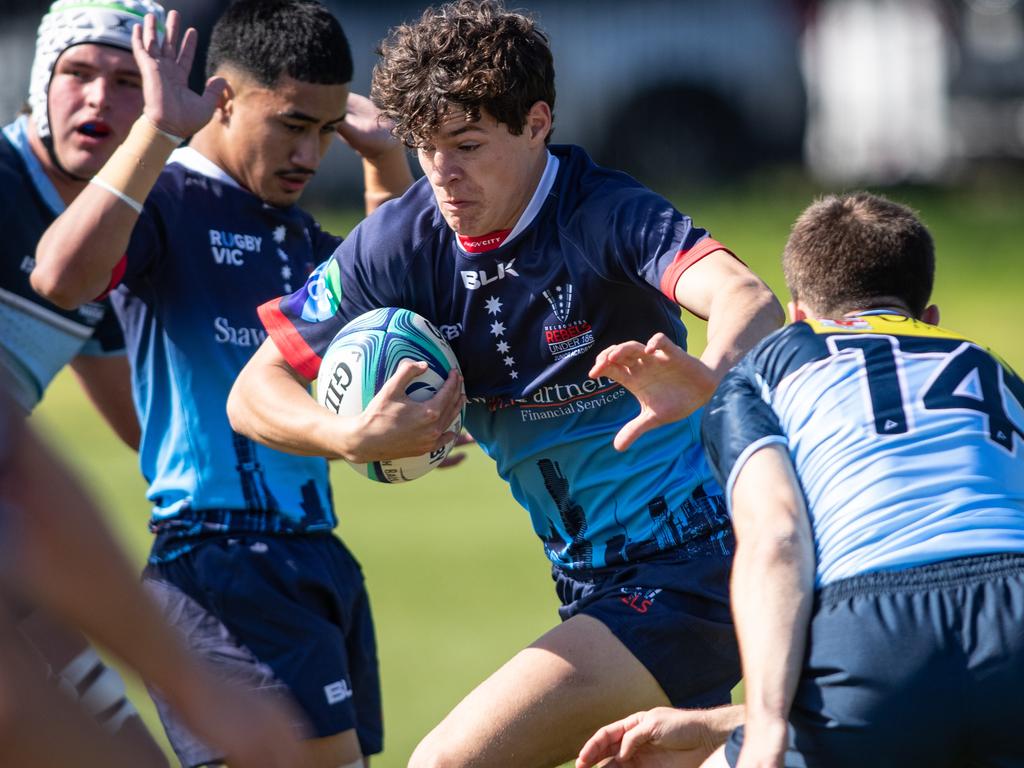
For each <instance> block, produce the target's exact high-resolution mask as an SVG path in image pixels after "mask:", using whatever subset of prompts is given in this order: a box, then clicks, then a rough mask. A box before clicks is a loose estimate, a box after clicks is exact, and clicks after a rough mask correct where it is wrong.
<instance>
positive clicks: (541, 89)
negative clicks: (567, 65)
mask: <svg viewBox="0 0 1024 768" xmlns="http://www.w3.org/2000/svg"><path fill="white" fill-rule="evenodd" d="M377 53H378V55H379V56H380V60H379V61H378V62H377V66H376V67H374V70H373V85H372V87H371V89H370V97H371V98H372V99H373V101H374V103H375V104H376V105H377V107H378V108H379V109H380V110H381V112H382V113H383V115H384V116H385V117H387V118H389V119H390V120H392V121H393V122H394V123H395V130H394V133H395V135H396V136H397V137H398V138H399V139H400V140H401V141H403V142H404V143H405V144H406V145H408V146H410V147H415V146H419V145H421V144H423V143H424V142H425V141H426V140H427V139H428V137H429V136H430V135H431V134H433V133H434V132H435V131H436V130H437V128H438V126H440V124H441V123H442V122H443V121H444V119H445V118H446V117H447V116H448V115H449V114H451V112H452V111H453V110H462V111H464V112H465V113H466V118H467V119H468V120H470V121H475V120H479V119H480V112H481V110H486V111H487V112H488V113H489V114H490V115H491V116H492V117H494V118H495V119H496V120H497V121H498V122H499V123H502V124H504V125H505V126H506V127H507V128H508V130H509V131H510V132H511V133H513V134H515V135H519V134H521V133H522V132H523V128H524V126H525V124H526V116H527V114H528V113H529V111H530V108H531V107H532V106H533V105H534V104H535V103H537V102H538V101H543V102H546V103H547V105H548V106H549V107H550V108H551V110H552V113H553V112H554V107H555V65H554V60H553V59H552V56H551V48H550V47H549V45H548V38H547V35H545V34H544V32H543V31H541V29H540V27H538V26H537V24H536V22H534V21H533V19H531V18H529V17H528V16H525V15H523V14H521V13H513V12H510V11H507V10H505V7H504V6H503V5H502V4H501V3H500V2H497V1H496V0H458V2H453V3H449V4H447V5H442V6H440V7H436V8H428V9H427V10H426V11H425V12H424V13H423V16H422V17H421V18H420V19H419V21H417V22H415V23H413V24H402V25H400V26H398V27H395V28H394V29H392V30H391V32H390V34H389V35H388V37H387V39H385V40H384V41H383V42H382V43H381V44H380V46H379V47H378V49H377ZM549 137H550V133H549Z"/></svg>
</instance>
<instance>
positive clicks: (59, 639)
mask: <svg viewBox="0 0 1024 768" xmlns="http://www.w3.org/2000/svg"><path fill="white" fill-rule="evenodd" d="M146 13H153V14H155V15H156V17H157V18H158V19H159V20H160V25H161V26H162V24H163V16H164V11H163V8H161V7H160V6H159V5H158V4H156V3H154V2H150V0H113V1H109V0H108V1H102V2H91V3H82V2H80V1H79V0H59V1H58V2H56V3H54V4H53V5H52V6H51V8H50V10H49V12H48V13H47V14H46V15H45V16H43V19H42V23H41V24H40V25H39V34H38V39H37V42H36V51H35V59H34V61H33V64H32V77H31V82H30V85H29V100H28V104H29V109H28V111H27V114H23V115H21V116H20V117H18V119H17V120H15V121H14V122H12V123H11V124H9V125H7V126H5V127H4V129H3V138H2V139H0V218H2V220H3V230H4V239H3V243H2V244H0V254H2V255H0V371H3V372H6V374H7V377H6V378H7V379H8V381H9V382H10V389H11V394H12V396H13V398H14V399H15V400H16V402H17V403H18V404H19V405H20V406H21V407H22V408H23V409H24V410H26V411H29V410H31V409H32V408H34V407H35V405H36V404H37V403H38V402H39V400H40V399H41V398H42V396H43V393H44V391H45V390H46V387H47V386H48V385H49V383H50V381H51V380H52V379H53V377H54V376H56V375H57V373H58V372H59V371H60V370H61V369H62V368H63V367H64V366H65V365H68V364H70V365H71V368H72V370H73V371H74V372H75V374H76V375H77V377H78V378H79V380H80V381H81V383H82V385H83V387H84V388H85V390H86V392H87V393H88V395H89V397H90V399H91V400H92V401H93V402H94V403H95V404H96V406H97V408H98V409H99V410H100V412H101V413H102V414H103V415H104V417H105V418H106V419H107V421H108V422H109V423H110V425H111V426H112V427H113V429H114V431H115V432H116V433H117V434H118V435H119V436H120V437H121V439H122V440H124V441H125V442H126V443H128V444H129V445H130V446H132V447H133V448H135V447H136V446H137V445H138V439H139V428H138V423H137V421H136V418H135V411H134V408H133V406H132V403H131V391H130V388H129V371H128V364H127V361H126V359H125V357H124V340H123V338H122V336H121V331H120V328H119V326H118V324H117V320H116V318H115V317H114V315H113V313H112V312H111V311H110V309H109V305H108V304H107V302H92V303H89V304H86V305H85V306H82V307H80V308H78V309H76V310H72V311H67V310H63V309H61V308H59V307H57V306H55V305H54V304H51V303H50V302H49V301H47V300H46V299H44V298H42V297H41V296H39V295H38V294H37V293H36V292H35V291H33V290H32V287H31V286H30V285H29V274H30V273H31V271H32V267H33V258H32V254H33V253H34V251H35V247H36V243H37V242H38V241H39V238H40V236H41V235H42V233H43V231H44V230H45V229H46V227H47V226H49V224H50V222H52V221H53V219H54V218H56V217H57V216H58V215H59V214H60V213H61V212H62V211H63V210H64V207H65V205H67V204H68V203H70V202H71V201H72V200H74V198H75V197H76V196H77V195H78V193H79V192H81V191H82V189H83V188H84V187H85V185H86V184H87V183H88V181H89V179H90V178H91V177H92V175H93V174H94V173H96V171H98V170H99V169H100V168H101V167H102V166H103V163H105V162H106V161H107V159H108V158H109V157H110V155H111V154H112V153H113V152H114V150H115V149H116V148H117V146H118V145H119V144H120V143H121V141H122V140H123V139H124V137H125V136H127V134H128V130H129V128H130V127H131V125H132V123H133V122H134V121H135V120H136V119H137V118H138V116H139V114H140V112H141V111H142V89H141V80H140V78H139V70H138V67H137V66H136V64H135V61H134V59H133V58H132V54H131V30H132V27H134V26H135V25H136V24H138V23H140V22H141V21H142V17H143V16H144V15H145V14H146ZM21 630H22V632H24V633H25V634H26V635H28V636H29V637H30V638H32V640H33V642H34V644H35V645H36V647H37V648H38V649H39V650H40V651H41V653H42V654H43V656H44V658H45V660H46V663H47V664H48V665H49V667H50V668H51V669H52V670H53V672H54V673H55V675H56V676H57V677H58V679H59V680H60V682H61V684H62V687H64V688H65V689H66V690H67V691H69V692H71V693H73V694H75V695H77V696H78V697H79V698H80V699H81V701H82V702H83V704H84V705H85V706H86V707H87V708H88V709H89V710H90V711H92V712H93V713H94V714H95V715H96V716H97V717H98V718H99V719H100V720H101V721H102V722H103V723H104V724H105V725H106V726H107V728H108V729H109V730H111V731H113V732H115V733H118V734H121V736H122V737H123V738H125V739H128V740H129V741H132V742H139V743H140V745H142V746H144V748H145V749H146V751H147V752H148V753H149V754H150V755H151V756H152V757H153V759H154V760H157V759H160V760H162V753H161V752H160V750H159V748H158V747H157V745H156V743H155V742H154V741H153V740H152V739H151V737H150V736H149V734H148V733H146V730H145V728H144V727H143V725H142V722H141V720H140V718H139V717H138V714H137V712H136V710H135V707H134V706H132V704H131V702H130V701H128V700H127V699H126V698H125V687H124V682H123V681H122V680H121V678H120V676H119V675H118V674H117V672H115V671H114V670H113V669H110V668H108V667H106V666H105V665H104V664H103V662H102V661H101V660H100V659H99V657H98V656H97V655H96V652H95V651H94V650H93V649H92V648H90V647H89V645H88V644H87V642H86V641H85V638H83V637H82V636H80V635H78V634H77V633H74V632H71V631H69V630H66V629H63V628H62V627H59V626H56V625H55V624H53V623H52V621H51V620H50V619H48V618H47V617H46V616H44V615H43V614H42V613H41V612H38V611H36V612H33V613H32V614H31V615H30V616H28V617H26V618H25V619H24V620H23V621H22V622H21Z"/></svg>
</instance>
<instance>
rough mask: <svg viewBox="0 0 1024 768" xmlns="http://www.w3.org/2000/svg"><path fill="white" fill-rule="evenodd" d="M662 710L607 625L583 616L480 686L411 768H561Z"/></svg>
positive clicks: (650, 683)
mask: <svg viewBox="0 0 1024 768" xmlns="http://www.w3.org/2000/svg"><path fill="white" fill-rule="evenodd" d="M656 706H669V700H668V697H667V696H666V695H665V693H664V691H662V689H661V686H659V685H658V683H657V681H656V680H655V679H654V677H653V676H652V675H651V673H650V672H649V671H648V670H647V668H646V667H644V665H643V664H641V663H640V662H639V661H638V660H637V659H636V658H635V657H634V656H633V654H632V653H630V652H629V650H627V648H626V647H625V646H624V645H623V644H622V643H621V642H620V641H619V640H618V639H617V638H616V637H615V636H614V635H613V634H612V633H611V631H610V630H609V629H608V628H607V627H606V626H605V625H604V624H602V623H601V622H600V621H597V620H596V619H594V618H591V617H589V616H585V615H577V616H574V617H573V618H571V619H569V620H568V621H566V622H564V623H563V624H561V625H559V626H557V627H555V628H554V629H552V630H551V631H550V632H548V633H547V634H545V635H544V636H542V637H541V638H540V639H538V640H537V641H536V642H534V643H533V644H532V645H531V646H530V647H528V648H526V649H525V650H523V651H520V652H519V653H518V654H516V656H514V657H513V658H512V659H511V661H509V662H508V663H506V664H505V665H504V666H503V667H501V669H499V670H498V671H497V672H495V673H494V674H493V675H491V676H490V677H489V678H487V680H485V681H484V682H483V683H481V684H480V685H479V686H477V688H476V689H475V690H473V691H472V692H471V693H470V694H469V695H468V696H466V698H465V699H463V700H462V701H461V702H460V703H459V704H458V706H456V707H455V709H453V710H452V711H451V713H450V714H449V715H448V716H447V717H446V718H445V719H444V720H443V721H442V722H441V724H440V725H438V726H437V727H436V728H435V729H434V730H433V731H431V732H430V733H429V734H428V735H427V737H426V738H425V739H423V741H422V742H420V744H419V746H418V747H417V748H416V751H415V752H414V753H413V756H412V758H411V759H410V761H409V766H410V768H441V767H443V768H449V767H451V766H465V767H466V768H469V766H487V768H503V767H504V766H508V768H543V767H544V766H555V765H559V764H561V763H563V762H566V761H567V760H570V759H572V758H573V757H575V756H576V754H577V753H578V752H579V749H580V747H581V746H582V745H583V743H584V742H585V741H586V740H587V739H588V738H590V736H591V735H592V734H593V733H594V731H596V730H597V729H598V728H600V727H601V726H602V725H604V724H605V723H608V722H611V721H612V720H616V719H618V718H621V717H625V716H626V715H628V714H630V713H632V712H636V711H637V710H640V709H649V708H651V707H656Z"/></svg>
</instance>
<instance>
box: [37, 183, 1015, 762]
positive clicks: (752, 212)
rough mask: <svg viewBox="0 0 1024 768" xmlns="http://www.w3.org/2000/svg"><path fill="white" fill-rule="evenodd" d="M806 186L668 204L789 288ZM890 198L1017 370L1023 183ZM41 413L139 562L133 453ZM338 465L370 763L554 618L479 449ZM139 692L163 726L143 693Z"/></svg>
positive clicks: (528, 545) (333, 222)
mask: <svg viewBox="0 0 1024 768" xmlns="http://www.w3.org/2000/svg"><path fill="white" fill-rule="evenodd" d="M813 193H814V190H812V189H811V188H810V187H808V186H807V185H806V183H804V182H802V181H799V180H795V179H789V178H788V177H784V178H773V179H766V180H761V181H759V182H757V183H751V184H750V185H749V186H744V187H740V188H736V189H732V190H729V191H728V193H726V192H717V193H711V194H701V195H694V196H692V199H677V200H676V203H677V205H678V206H679V207H680V208H681V209H682V210H684V211H686V212H687V213H689V214H690V215H692V216H693V217H694V219H695V220H696V221H697V222H698V223H700V224H701V225H703V226H706V227H708V228H709V229H710V230H711V231H712V232H713V234H714V235H715V236H716V237H717V238H718V239H719V240H721V241H722V242H725V243H727V244H729V245H730V246H731V247H733V248H734V249H735V250H736V252H737V254H738V255H739V256H740V257H741V258H742V259H744V260H745V261H746V262H747V263H748V264H749V265H750V266H751V267H752V268H754V269H755V271H757V272H758V273H759V274H761V275H763V276H764V277H765V279H766V280H767V281H768V282H769V284H770V285H771V286H772V287H773V288H774V289H775V290H776V292H777V293H778V294H779V295H780V296H784V286H783V284H782V279H781V270H780V268H779V264H778V259H779V254H780V253H781V251H782V247H783V244H784V242H785V238H786V235H787V232H788V228H789V225H790V222H791V221H792V220H793V218H794V217H795V216H796V214H797V213H799V211H800V210H801V209H802V208H803V207H804V206H805V205H806V203H807V202H809V200H810V199H811V196H812V195H813ZM891 196H892V197H893V198H895V199H898V200H901V201H903V202H907V203H910V204H911V205H913V206H914V207H915V208H917V209H918V210H920V211H921V214H922V216H923V218H924V220H925V221H926V223H927V224H928V225H929V227H930V228H931V230H932V232H933V234H934V235H935V239H936V243H937V247H938V274H937V283H936V290H935V301H936V302H937V303H938V304H939V305H940V307H941V308H942V309H943V324H944V325H946V326H947V327H949V328H952V329H956V330H959V331H961V332H962V333H965V334H967V335H969V336H972V337H974V338H976V339H977V340H978V341H981V342H983V343H985V344H987V345H989V346H991V347H993V348H994V349H996V350H997V351H999V352H1000V353H1001V354H1002V355H1003V357H1004V358H1005V359H1006V360H1007V361H1008V362H1009V363H1010V364H1011V365H1013V366H1014V367H1015V368H1017V369H1018V370H1021V369H1024V334H1022V333H1021V332H1020V330H1019V327H1018V326H1019V324H1020V321H1019V320H1018V319H1015V318H1017V317H1018V316H1017V314H1016V312H1017V311H1018V308H1019V307H1020V305H1021V294H1022V293H1024V268H1022V267H1021V261H1022V257H1024V253H1022V247H1021V243H1022V242H1024V218H1022V216H1021V213H1020V212H1021V211H1022V210H1024V193H1021V192H1020V188H1019V185H1017V188H1016V189H1014V188H1013V187H1012V186H1011V185H1005V186H1004V185H1002V184H996V185H993V186H991V187H983V186H979V187H978V188H975V189H972V190H970V192H967V191H964V190H951V191H924V190H900V191H894V192H892V193H891ZM356 216H357V214H348V215H342V214H333V213H330V214H327V213H324V214H323V215H322V221H323V222H324V224H325V226H326V227H327V228H328V229H330V230H332V231H339V232H344V231H347V229H348V228H350V227H351V225H352V224H353V223H354V221H355V220H356ZM690 320H691V321H692V319H690ZM690 327H691V334H692V337H691V338H692V340H693V343H692V348H693V349H695V350H699V349H700V348H701V347H702V345H703V341H702V338H701V337H702V335H703V329H702V328H700V323H696V322H691V323H690ZM34 421H35V423H36V424H37V425H38V426H39V428H40V429H41V430H43V431H44V433H46V434H47V435H48V436H49V438H50V440H51V442H52V444H53V445H54V446H55V447H56V448H57V450H59V451H60V452H61V453H62V454H63V455H65V456H66V457H67V460H68V461H69V463H70V464H71V465H72V466H73V467H74V468H76V469H77V471H78V472H79V473H80V475H82V476H83V478H84V479H85V480H86V482H87V485H88V486H89V487H90V488H91V490H92V492H93V493H94V495H95V497H96V498H97V499H98V500H99V501H100V502H101V504H102V506H103V508H104V509H105V511H106V512H107V513H108V515H109V521H110V523H111V525H112V526H113V527H114V528H115V530H116V532H117V533H118V535H119V536H120V538H121V540H122V541H123V543H124V545H125V546H126V547H127V548H128V549H129V551H130V552H131V554H132V556H133V557H134V558H135V559H136V560H137V561H138V562H139V563H140V566H141V563H142V562H143V560H144V557H145V552H146V549H147V547H148V544H149V534H148V533H147V531H146V519H147V514H148V508H147V503H146V500H145V497H144V493H145V485H144V483H143V481H142V479H141V477H140V476H139V473H138V468H137V465H136V462H135V457H134V455H133V454H132V453H131V452H129V451H128V450H127V449H125V448H123V447H122V446H120V445H119V444H118V443H117V442H116V441H115V439H114V438H113V437H112V435H111V434H110V432H109V431H108V430H107V429H106V428H105V427H104V426H103V425H102V424H101V423H100V422H99V420H98V418H97V417H96V416H95V414H94V413H93V412H92V410H91V408H90V407H89V406H88V405H87V404H86V403H85V401H84V399H83V398H82V396H81V395H80V393H79V392H78V391H77V389H76V386H75V384H74V382H73V381H72V379H71V378H69V377H68V376H67V375H62V376H61V377H60V378H59V379H58V381H57V382H56V383H55V384H54V386H53V388H52V389H51V391H50V392H49V393H48V395H47V397H46V399H45V401H44V403H43V405H42V406H41V407H40V408H39V410H38V412H37V414H36V416H35V417H34ZM332 477H333V481H334V498H335V502H336V504H337V507H338V512H339V517H340V518H341V524H340V527H339V532H340V534H341V536H342V537H343V538H344V539H345V541H346V542H347V543H348V545H349V546H350V548H351V549H352V550H353V552H354V553H355V554H356V556H357V557H358V558H359V559H360V561H361V562H362V564H363V567H364V570H365V572H366V576H367V582H368V585H369V589H370V594H371V597H372V599H373V604H374V609H375V611H376V620H377V631H378V642H379V650H380V661H381V671H382V677H383V688H384V710H385V728H386V751H385V752H384V754H383V755H382V756H381V757H379V758H377V759H376V760H375V761H374V766H375V768H397V767H398V766H404V765H405V761H406V758H407V757H408V755H409V754H410V752H411V751H412V749H413V747H414V746H415V744H416V742H417V741H418V739H419V738H420V737H421V736H423V735H424V734H425V733H426V732H427V731H428V730H429V729H430V728H431V727H432V726H433V725H434V724H435V723H437V722H438V721H439V720H440V719H441V718H442V717H443V716H444V714H445V713H446V712H447V711H448V710H449V709H450V708H451V707H452V706H453V705H454V704H455V703H456V702H457V701H458V700H459V699H460V698H461V697H462V696H463V695H464V694H465V693H467V692H468V691H469V690H470V689H471V688H472V687H473V686H474V685H475V684H476V683H477V682H479V681H480V680H482V679H483V678H484V677H485V676H486V675H487V674H489V673H490V672H491V671H493V670H494V669H495V668H497V667H498V666H499V665H500V664H501V663H502V662H503V661H504V660H506V659H507V658H508V657H510V656H511V655H512V654H513V653H515V652H516V651H517V650H518V649H520V648H521V647H523V646H524V645H526V644H528V643H529V642H530V641H531V640H533V639H534V638H535V637H536V636H538V635H539V634H541V633H542V632H544V631H545V630H546V629H547V628H549V627H551V626H552V625H553V624H554V623H555V622H556V621H557V616H556V614H555V609H556V600H555V596H554V594H553V591H552V589H551V582H550V578H549V576H548V567H547V561H546V560H545V558H544V556H543V552H542V549H541V546H540V544H539V542H537V541H536V539H535V538H534V536H533V534H532V531H531V529H530V524H529V519H528V517H527V515H526V513H525V512H524V511H523V510H522V509H520V508H519V507H518V506H517V505H516V504H515V503H514V502H513V501H512V499H511V496H510V495H509V493H508V491H507V490H506V488H505V486H504V484H503V483H502V482H500V481H499V480H498V479H497V477H496V476H495V474H494V471H493V465H492V464H491V462H490V461H489V460H488V459H487V458H486V457H484V456H483V455H482V454H480V453H479V452H478V451H476V450H475V449H474V450H473V451H472V452H471V455H470V457H469V459H468V460H467V461H466V462H464V463H463V464H462V465H461V466H459V467H457V468H455V469H452V470H448V471H444V472H435V473H433V474H432V475H430V476H428V477H425V478H423V479H421V480H419V481H416V482H415V483H413V484H409V485H406V486H395V487H385V486H379V485H376V484H373V483H371V482H369V481H366V480H362V479H360V478H359V477H358V476H357V475H356V474H355V473H354V472H352V470H350V469H349V468H347V467H346V466H344V465H343V464H340V463H339V464H336V465H335V466H334V468H333V474H332ZM135 698H136V701H137V703H138V704H139V705H140V708H141V707H142V705H147V706H146V708H145V709H144V714H145V716H146V717H147V719H148V720H149V722H150V723H151V724H152V725H153V727H154V728H155V729H156V730H159V725H158V724H157V721H156V719H155V717H154V716H153V713H152V710H151V708H148V701H146V700H145V696H144V694H140V693H136V696H135Z"/></svg>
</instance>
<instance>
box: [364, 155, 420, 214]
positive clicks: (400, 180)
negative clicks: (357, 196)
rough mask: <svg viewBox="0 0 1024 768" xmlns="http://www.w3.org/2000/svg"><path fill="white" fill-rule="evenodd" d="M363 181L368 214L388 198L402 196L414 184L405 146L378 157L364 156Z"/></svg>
mask: <svg viewBox="0 0 1024 768" xmlns="http://www.w3.org/2000/svg"><path fill="white" fill-rule="evenodd" d="M363 183H364V188H365V192H364V198H365V200H366V215H367V216H369V215H370V214H371V213H373V212H374V211H375V210H376V209H377V208H378V207H379V206H380V205H381V204H383V203H386V202H387V201H388V200H391V199H392V198H395V197H401V196H402V195H403V194H404V193H405V190H407V189H408V188H409V187H410V186H411V185H412V171H411V170H410V168H409V160H408V157H407V156H406V152H405V148H404V147H402V146H397V147H393V148H391V149H389V150H388V151H386V152H383V153H381V154H380V155H378V156H377V157H373V158H365V157H364V158H363Z"/></svg>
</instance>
